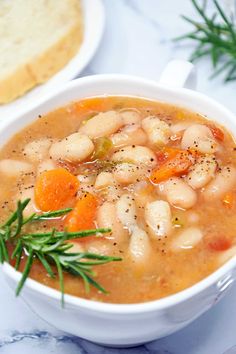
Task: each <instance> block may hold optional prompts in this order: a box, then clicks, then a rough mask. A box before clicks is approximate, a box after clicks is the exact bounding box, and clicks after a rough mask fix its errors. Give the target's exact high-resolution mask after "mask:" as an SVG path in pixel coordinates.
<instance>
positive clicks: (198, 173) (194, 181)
mask: <svg viewBox="0 0 236 354" xmlns="http://www.w3.org/2000/svg"><path fill="white" fill-rule="evenodd" d="M216 167H217V163H216V159H215V158H214V157H212V156H203V157H201V158H200V159H199V161H198V162H197V163H196V164H195V165H193V167H192V168H191V169H190V171H189V173H188V175H187V177H186V181H187V182H188V184H189V185H190V186H191V187H192V188H193V189H197V188H202V187H204V186H205V185H206V184H207V183H209V182H210V181H211V180H212V178H213V177H214V175H215V171H216Z"/></svg>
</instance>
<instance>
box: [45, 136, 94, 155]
mask: <svg viewBox="0 0 236 354" xmlns="http://www.w3.org/2000/svg"><path fill="white" fill-rule="evenodd" d="M93 150H94V145H93V143H92V141H91V140H90V138H89V137H88V136H87V135H84V134H81V133H74V134H71V135H69V136H68V137H66V138H64V139H63V140H61V141H58V142H56V143H54V144H52V146H51V148H50V150H49V153H50V156H51V157H52V158H53V159H54V160H60V159H61V160H66V161H70V162H80V161H83V160H85V159H86V158H87V157H89V155H91V153H92V152H93Z"/></svg>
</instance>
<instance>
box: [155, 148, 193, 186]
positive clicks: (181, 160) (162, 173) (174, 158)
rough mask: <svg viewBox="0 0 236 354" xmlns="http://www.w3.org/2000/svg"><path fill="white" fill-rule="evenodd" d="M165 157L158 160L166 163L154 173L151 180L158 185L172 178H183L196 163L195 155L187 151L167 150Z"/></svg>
mask: <svg viewBox="0 0 236 354" xmlns="http://www.w3.org/2000/svg"><path fill="white" fill-rule="evenodd" d="M163 153H164V156H162V158H160V157H159V158H157V160H159V161H160V160H161V159H162V161H164V162H163V163H161V164H160V165H159V166H158V167H157V168H155V169H154V170H153V171H152V174H151V177H150V180H151V182H152V183H154V184H157V183H160V182H163V181H165V180H167V179H168V178H170V177H174V176H182V175H183V174H185V173H186V172H188V169H189V168H190V167H191V166H192V164H193V162H194V153H192V152H190V151H187V150H180V149H173V148H165V149H164V151H163Z"/></svg>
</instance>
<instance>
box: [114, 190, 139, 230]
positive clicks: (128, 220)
mask: <svg viewBox="0 0 236 354" xmlns="http://www.w3.org/2000/svg"><path fill="white" fill-rule="evenodd" d="M116 213H117V217H118V219H119V220H120V222H121V223H122V224H123V226H124V227H126V228H128V229H129V230H132V228H133V226H134V225H135V224H136V205H135V202H134V200H133V197H132V195H131V194H123V195H122V196H121V197H120V199H119V200H118V201H117V203H116Z"/></svg>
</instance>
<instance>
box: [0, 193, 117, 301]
mask: <svg viewBox="0 0 236 354" xmlns="http://www.w3.org/2000/svg"><path fill="white" fill-rule="evenodd" d="M29 201H30V199H26V200H24V201H23V202H21V201H19V202H18V203H17V209H16V210H15V211H14V212H13V213H12V214H11V215H10V217H9V218H8V219H7V221H6V222H5V223H3V225H1V226H0V263H3V262H9V261H10V259H12V260H14V261H15V269H16V270H17V269H19V266H20V263H21V260H22V254H24V255H25V256H26V257H27V259H26V262H25V265H24V269H23V271H22V277H21V279H20V282H19V283H18V286H17V289H16V295H19V294H20V292H21V290H22V288H23V286H24V284H25V281H26V280H27V278H28V277H29V274H30V271H31V268H32V265H33V263H34V261H35V260H38V261H39V262H40V263H41V264H42V266H43V267H44V269H45V270H46V272H47V274H48V275H49V276H50V277H51V278H55V277H56V275H57V276H58V279H59V285H60V290H61V294H62V297H61V301H62V305H63V304H64V277H63V274H64V272H67V273H71V274H72V275H74V276H76V277H80V278H81V279H82V280H83V282H84V285H85V290H86V291H87V292H88V291H89V287H90V285H92V286H94V287H95V288H97V289H98V290H99V291H101V292H104V293H106V290H105V289H104V288H103V287H102V286H101V285H100V284H99V283H97V282H96V281H95V280H94V273H93V270H92V267H93V266H96V265H100V264H105V263H109V262H113V261H120V260H121V258H118V257H110V256H103V255H99V254H94V253H89V252H78V253H77V252H76V253H73V252H68V251H69V249H70V248H71V247H72V244H70V243H68V242H67V241H68V240H71V239H75V238H81V237H87V236H91V235H98V234H104V233H107V232H110V231H111V230H110V229H105V228H100V229H93V230H83V231H79V232H67V231H58V230H56V229H52V230H51V231H49V232H45V233H37V232H36V233H27V232H26V230H24V228H25V225H29V224H31V223H35V222H40V221H42V220H44V221H45V220H47V219H52V218H58V217H60V216H63V215H65V214H67V213H68V212H70V211H71V209H70V208H67V209H62V210H57V211H53V212H48V213H44V214H41V215H38V214H32V215H30V216H29V217H28V218H27V219H24V217H23V212H24V209H25V208H26V206H27V205H28V203H29ZM8 244H11V245H12V246H13V251H12V253H11V256H9V254H8V247H7V246H8ZM52 266H53V268H52Z"/></svg>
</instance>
